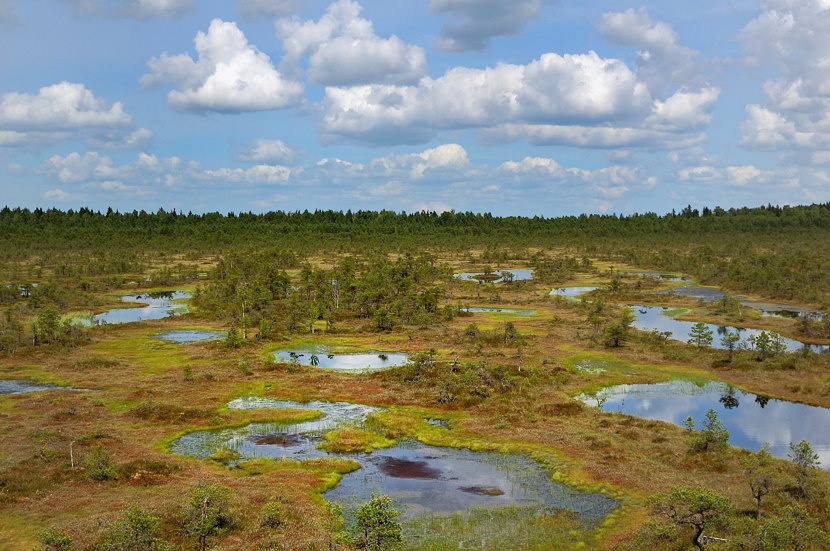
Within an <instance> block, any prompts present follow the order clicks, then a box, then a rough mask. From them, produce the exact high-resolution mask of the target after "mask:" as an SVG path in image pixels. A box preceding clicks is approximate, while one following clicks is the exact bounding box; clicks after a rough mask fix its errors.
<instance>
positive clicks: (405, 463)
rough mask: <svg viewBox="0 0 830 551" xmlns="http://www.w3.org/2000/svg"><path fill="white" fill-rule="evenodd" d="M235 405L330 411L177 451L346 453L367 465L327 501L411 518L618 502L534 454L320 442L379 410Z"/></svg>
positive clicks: (214, 435)
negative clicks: (387, 509) (370, 505)
mask: <svg viewBox="0 0 830 551" xmlns="http://www.w3.org/2000/svg"><path fill="white" fill-rule="evenodd" d="M229 406H230V407H240V408H247V409H252V408H257V407H288V408H311V409H317V410H320V411H322V412H323V416H322V417H320V418H318V419H315V420H312V421H307V422H302V423H296V424H290V425H280V424H275V423H253V424H250V425H248V426H246V427H242V428H235V429H227V430H222V431H200V432H194V433H191V434H188V435H185V436H183V437H181V438H179V439H178V440H176V441H174V442H173V444H172V445H171V451H173V452H174V453H178V454H182V455H192V456H195V457H198V458H207V457H209V456H210V455H212V454H213V453H215V452H216V451H218V450H220V449H223V448H229V449H232V450H235V451H236V452H238V453H239V454H240V460H241V461H242V460H245V459H251V458H256V457H271V458H276V459H278V458H281V457H287V458H293V459H298V460H302V459H312V458H318V457H342V458H350V459H354V460H355V461H357V462H358V463H360V467H361V468H360V469H358V470H357V471H355V472H352V473H349V474H346V475H344V476H343V479H342V480H341V481H340V483H339V484H338V485H337V486H335V487H334V488H333V489H332V490H329V491H328V492H326V494H325V497H326V499H327V500H330V501H335V502H337V503H340V504H341V505H343V507H344V509H345V510H346V512H347V513H348V512H350V511H354V509H356V508H357V506H359V505H360V504H361V503H363V502H365V501H366V500H368V499H369V496H370V494H371V493H372V492H374V493H385V494H389V495H390V496H392V497H393V498H394V499H395V500H396V501H397V502H398V504H399V508H400V509H402V511H403V514H404V517H411V516H416V515H419V514H423V513H453V512H458V511H466V510H469V509H470V508H471V507H473V506H488V507H499V506H504V505H519V506H530V507H534V508H536V509H537V510H540V511H544V510H545V509H551V510H554V509H555V510H560V509H569V510H572V511H574V512H575V513H576V514H577V515H579V517H580V518H582V519H583V520H584V521H585V522H589V523H595V522H599V521H601V520H602V519H603V518H604V517H605V516H606V515H607V514H608V513H610V512H611V511H612V510H613V509H614V508H615V507H616V506H617V505H618V504H619V503H618V502H617V501H616V500H614V499H611V498H608V497H606V496H604V495H602V494H595V493H587V492H580V491H578V490H576V489H574V488H573V487H571V486H567V485H565V484H561V483H559V482H556V481H553V480H551V478H550V476H549V473H548V471H547V470H546V469H545V468H544V467H543V466H542V465H541V464H540V463H538V462H536V461H534V460H533V459H531V458H529V457H526V456H522V455H517V454H501V453H496V452H473V451H470V450H466V449H455V448H444V447H436V446H428V445H426V444H421V443H419V442H414V441H405V442H401V443H398V444H396V445H395V446H393V447H391V448H386V449H381V450H375V451H374V452H372V453H371V454H362V453H361V454H330V453H328V452H326V451H324V450H321V449H319V448H318V447H317V446H318V445H319V444H320V442H322V435H323V433H324V432H327V431H329V430H331V429H332V428H335V427H336V426H338V425H339V424H342V423H348V424H359V423H360V422H361V421H362V420H363V419H365V417H366V415H368V413H370V412H372V411H377V410H378V409H379V408H375V407H372V406H363V405H359V404H349V403H343V402H308V403H298V402H291V401H278V400H271V399H267V398H266V399H260V398H241V399H239V400H235V401H234V402H231V403H230V404H229Z"/></svg>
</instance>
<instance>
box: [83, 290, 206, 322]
mask: <svg viewBox="0 0 830 551" xmlns="http://www.w3.org/2000/svg"><path fill="white" fill-rule="evenodd" d="M120 298H121V300H122V301H124V302H140V303H144V304H146V306H138V307H135V308H114V309H112V310H109V311H107V312H104V313H102V314H96V315H94V316H92V323H93V325H101V324H104V323H131V322H134V321H142V320H157V319H162V318H166V317H168V316H177V315H179V314H184V313H186V312H187V304H183V303H181V302H174V301H177V300H182V299H186V298H190V294H189V293H186V292H184V291H163V292H157V293H136V294H134V295H121V297H120Z"/></svg>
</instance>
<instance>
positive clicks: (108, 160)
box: [0, 0, 830, 216]
mask: <svg viewBox="0 0 830 551" xmlns="http://www.w3.org/2000/svg"><path fill="white" fill-rule="evenodd" d="M829 28H830V0H769V1H766V2H758V1H748V0H731V1H725V0H719V1H714V0H697V1H695V2H692V1H690V0H675V1H672V2H664V1H660V2H657V1H655V2H640V3H630V4H629V3H625V2H620V1H613V2H612V1H610V0H609V1H589V0H588V1H586V0H582V1H576V0H556V1H553V0H514V1H511V2H505V1H504V0H385V1H379V0H377V1H376V0H363V1H360V2H358V1H356V0H336V1H332V2H329V1H323V0H311V1H307V0H306V1H304V0H226V1H214V0H198V1H196V0H0V52H2V53H0V203H2V204H4V205H9V206H12V207H15V206H21V207H29V208H34V207H42V208H47V207H57V208H60V209H63V210H65V209H68V208H78V207H81V206H87V207H91V208H93V209H106V208H107V207H112V208H114V209H118V210H121V211H132V210H133V209H139V210H140V209H144V210H147V211H155V210H157V209H158V208H164V209H167V210H171V209H174V208H175V209H177V210H183V211H185V212H187V211H192V212H209V211H220V212H229V211H236V212H240V211H254V212H263V211H268V210H292V211H293V210H303V209H308V210H314V209H337V210H345V209H352V210H359V209H363V210H377V209H391V210H396V211H400V210H405V211H410V212H411V211H416V210H422V209H427V210H435V211H443V210H456V211H468V210H469V211H477V212H492V213H494V214H497V215H528V216H533V215H542V216H560V215H567V214H578V213H582V212H588V213H611V212H615V213H632V212H647V211H654V212H658V213H663V212H667V211H670V210H672V209H673V208H677V209H679V208H682V207H684V206H685V205H687V204H691V205H693V206H695V207H700V206H704V205H708V206H711V207H714V206H716V205H719V206H722V207H733V206H757V205H759V204H766V203H773V204H808V203H813V202H826V201H830V33H828V32H827V29H829Z"/></svg>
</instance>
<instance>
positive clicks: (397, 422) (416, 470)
mask: <svg viewBox="0 0 830 551" xmlns="http://www.w3.org/2000/svg"><path fill="white" fill-rule="evenodd" d="M0 309H2V315H0V419H2V426H3V430H2V431H0V433H1V434H0V445H1V446H2V449H3V454H2V455H0V542H3V543H2V544H0V548H2V549H10V550H31V549H43V550H70V549H84V550H86V549H91V550H116V549H118V550H127V549H129V550H133V549H135V550H138V549H142V550H145V549H197V550H200V551H201V550H206V549H228V550H243V549H291V550H317V549H319V550H332V549H339V550H344V551H345V550H352V549H373V550H381V549H383V550H386V549H407V550H410V549H411V550H415V549H422V550H443V549H517V550H519V549H521V550H557V549H596V550H604V549H615V550H638V549H676V550H682V549H701V550H727V549H728V550H762V549H793V550H795V549H799V550H811V549H815V550H818V549H828V548H830V517H828V515H827V511H828V510H830V485H828V484H829V483H830V475H828V473H827V470H828V469H830V440H828V436H827V435H828V434H830V431H828V430H827V429H828V427H830V410H828V408H830V314H829V313H828V312H830V204H816V205H810V206H792V207H779V206H773V205H767V206H761V207H757V208H741V209H728V210H727V209H722V208H720V207H713V208H703V209H702V210H700V211H699V210H697V209H693V208H691V206H687V207H685V208H680V210H679V211H676V212H675V211H673V212H671V213H668V214H664V215H657V214H654V213H645V214H633V215H625V216H623V215H613V214H612V215H581V216H573V217H562V218H542V217H533V218H527V217H506V218H504V217H495V216H491V215H489V214H476V213H459V212H444V213H440V214H439V213H435V212H419V213H403V212H401V213H396V212H391V211H380V212H370V211H357V212H352V211H347V212H337V211H316V212H307V211H305V212H269V213H263V214H253V213H227V214H221V213H207V214H192V213H187V214H185V213H183V212H176V211H173V212H166V211H164V210H159V211H157V212H154V213H147V212H144V211H140V212H136V211H133V212H117V211H113V210H109V211H107V212H96V211H91V210H89V209H80V210H78V211H73V210H69V211H59V210H51V209H50V210H41V209H35V210H28V209H20V208H14V209H13V208H9V207H6V208H4V209H2V210H0ZM662 393H667V394H666V395H663V394H662ZM643 397H645V402H642V405H641V407H639V409H638V407H637V406H636V404H639V403H641V402H639V400H642V399H643ZM436 496H437V497H436Z"/></svg>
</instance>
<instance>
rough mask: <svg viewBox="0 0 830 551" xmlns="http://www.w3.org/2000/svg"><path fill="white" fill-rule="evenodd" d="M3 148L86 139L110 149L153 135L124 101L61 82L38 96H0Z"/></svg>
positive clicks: (133, 145) (129, 145) (139, 143)
mask: <svg viewBox="0 0 830 551" xmlns="http://www.w3.org/2000/svg"><path fill="white" fill-rule="evenodd" d="M0 127H3V128H4V130H2V131H0V147H2V146H20V145H28V144H50V143H58V142H63V141H69V140H72V139H77V138H80V139H83V140H84V141H86V142H87V143H89V144H92V145H95V146H99V147H108V148H110V149H130V148H137V147H141V146H143V145H144V144H146V143H147V142H148V141H150V140H151V139H152V137H153V133H152V132H150V131H149V130H147V129H145V128H136V127H135V125H134V124H133V119H132V117H131V116H130V115H129V114H127V113H126V112H125V111H124V106H123V105H122V104H121V102H114V103H110V102H108V101H107V100H105V99H103V98H100V97H97V96H95V95H94V94H93V93H92V92H91V91H90V90H88V89H87V88H86V87H85V86H84V85H83V84H78V83H72V82H61V83H58V84H53V85H51V86H45V87H43V88H41V89H40V90H39V91H38V93H37V94H26V93H18V92H9V93H7V94H3V95H0Z"/></svg>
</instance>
